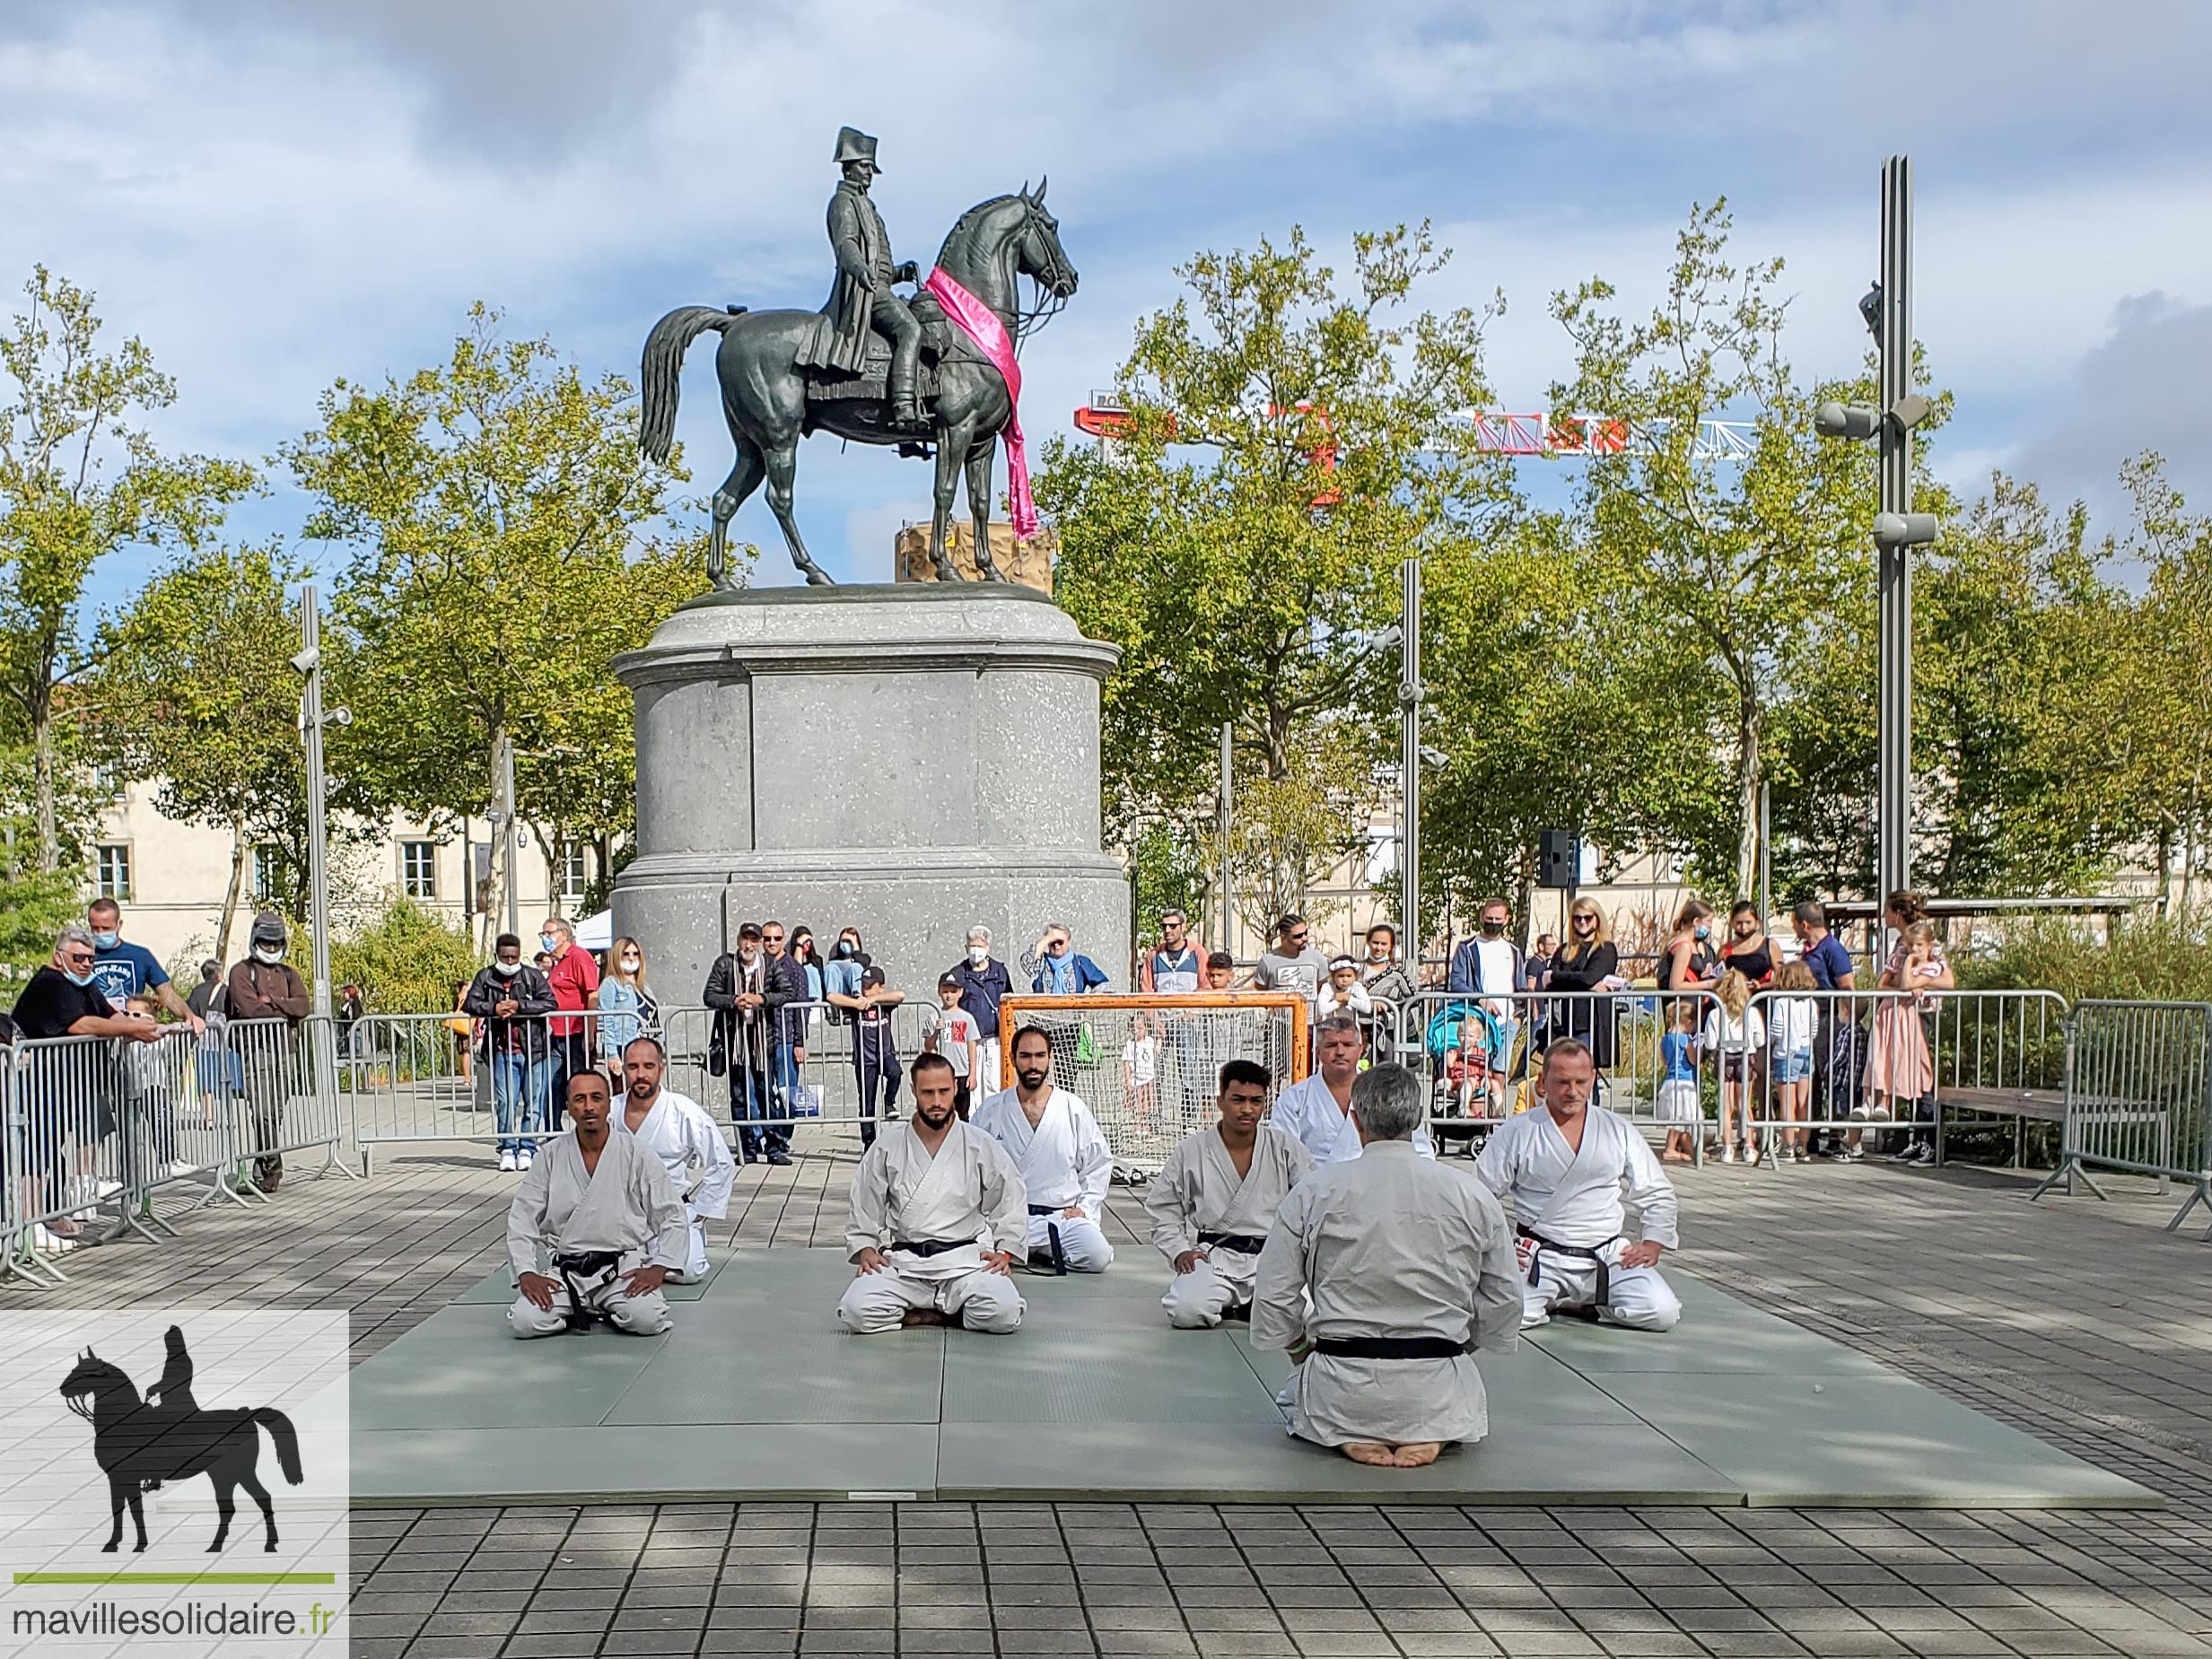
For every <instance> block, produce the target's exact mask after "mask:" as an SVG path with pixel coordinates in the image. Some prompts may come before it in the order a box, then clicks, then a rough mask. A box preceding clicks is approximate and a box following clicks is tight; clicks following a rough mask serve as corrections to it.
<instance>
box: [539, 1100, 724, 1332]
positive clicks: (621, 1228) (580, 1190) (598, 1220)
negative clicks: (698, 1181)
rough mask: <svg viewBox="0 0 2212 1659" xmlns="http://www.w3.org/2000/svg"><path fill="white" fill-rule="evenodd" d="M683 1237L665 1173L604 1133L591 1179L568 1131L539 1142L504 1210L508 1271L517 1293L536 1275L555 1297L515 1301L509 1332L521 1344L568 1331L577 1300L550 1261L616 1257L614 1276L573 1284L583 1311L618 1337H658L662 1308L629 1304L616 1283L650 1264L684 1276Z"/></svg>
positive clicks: (657, 1299)
mask: <svg viewBox="0 0 2212 1659" xmlns="http://www.w3.org/2000/svg"><path fill="white" fill-rule="evenodd" d="M688 1231H689V1228H688V1226H687V1224H686V1221H685V1218H684V1206H683V1205H682V1204H681V1203H680V1202H679V1201H678V1199H677V1196H676V1192H675V1190H674V1189H673V1188H672V1187H670V1186H669V1177H668V1172H667V1171H665V1170H663V1169H662V1168H661V1167H660V1159H659V1158H657V1157H653V1156H652V1155H651V1153H650V1152H648V1151H647V1150H646V1149H645V1148H643V1147H642V1146H640V1145H639V1144H638V1142H637V1141H636V1140H635V1139H633V1138H632V1137H630V1136H628V1135H625V1134H620V1133H610V1134H609V1135H608V1137H607V1144H606V1146H605V1147H603V1148H600V1151H599V1167H598V1168H597V1169H596V1170H591V1169H586V1168H585V1167H584V1161H583V1151H582V1149H581V1148H579V1147H578V1146H577V1144H576V1132H575V1131H573V1130H571V1131H569V1132H568V1133H567V1134H565V1135H561V1136H557V1137H555V1139H551V1140H548V1141H545V1142H542V1143H541V1144H540V1145H539V1146H538V1157H536V1158H535V1159H534V1160H533V1161H532V1162H531V1164H530V1166H529V1170H528V1171H527V1172H526V1173H525V1174H523V1177H522V1183H521V1185H520V1186H519V1187H517V1188H516V1189H515V1194H514V1202H513V1203H511V1204H510V1205H508V1207H507V1262H508V1265H509V1266H510V1267H511V1268H512V1269H513V1270H514V1274H515V1279H516V1281H517V1282H518V1283H520V1280H521V1277H522V1275H523V1274H525V1273H543V1274H545V1275H546V1277H547V1278H549V1279H556V1280H559V1281H560V1288H558V1289H556V1290H555V1292H554V1294H553V1305H552V1306H551V1307H549V1308H545V1307H539V1306H538V1305H537V1304H536V1303H534V1302H532V1301H531V1300H530V1299H529V1297H521V1296H519V1297H515V1299H514V1305H513V1306H511V1307H510V1308H509V1309H508V1310H507V1323H508V1325H509V1326H510V1327H511V1329H512V1330H513V1332H514V1333H515V1335H517V1336H520V1337H532V1336H555V1335H557V1334H558V1333H559V1332H563V1331H565V1330H567V1329H568V1315H569V1313H570V1312H571V1310H572V1309H573V1307H574V1306H575V1299H574V1298H573V1297H571V1296H570V1294H569V1288H568V1280H567V1279H564V1278H563V1277H562V1274H561V1271H560V1269H559V1267H558V1265H557V1263H556V1262H555V1258H557V1257H560V1256H570V1255H577V1254H581V1253H584V1252H587V1251H615V1252H617V1253H619V1254H620V1256H621V1258H622V1260H621V1264H620V1265H619V1267H617V1268H616V1269H613V1270H600V1271H596V1272H576V1273H573V1275H572V1277H573V1278H574V1279H575V1280H576V1284H577V1288H578V1290H579V1291H581V1295H582V1299H583V1301H584V1302H585V1303H586V1305H589V1306H590V1307H592V1308H594V1309H596V1310H597V1311H599V1312H600V1313H602V1314H606V1315H607V1317H608V1321H609V1322H610V1323H613V1325H614V1326H615V1328H616V1330H618V1331H626V1332H629V1333H630V1334H631V1335H633V1336H656V1335H658V1334H659V1333H660V1332H663V1331H666V1330H667V1329H668V1328H669V1304H668V1299H667V1298H666V1297H663V1296H662V1295H661V1294H660V1292H659V1291H658V1290H655V1291H652V1292H650V1293H649V1294H647V1295H645V1296H642V1297H634V1296H631V1295H630V1294H629V1293H628V1292H627V1291H625V1289H624V1288H623V1279H622V1275H623V1274H624V1273H626V1272H628V1271H630V1270H632V1269H633V1268H639V1267H643V1266H645V1265H646V1264H647V1263H648V1262H654V1263H658V1264H659V1265H660V1266H661V1267H664V1268H667V1269H668V1270H670V1271H671V1272H673V1271H674V1270H676V1269H678V1268H680V1267H682V1266H683V1265H684V1256H685V1244H686V1242H687V1241H686V1234H687V1232H688Z"/></svg>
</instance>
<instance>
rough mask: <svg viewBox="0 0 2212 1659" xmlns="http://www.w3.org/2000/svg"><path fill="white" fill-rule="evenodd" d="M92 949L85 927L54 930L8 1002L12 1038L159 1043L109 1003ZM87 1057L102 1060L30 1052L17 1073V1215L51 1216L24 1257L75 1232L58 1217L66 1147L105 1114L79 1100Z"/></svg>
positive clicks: (95, 1102)
mask: <svg viewBox="0 0 2212 1659" xmlns="http://www.w3.org/2000/svg"><path fill="white" fill-rule="evenodd" d="M99 952H100V947H99V946H98V945H97V944H96V943H95V942H94V941H93V938H92V930H91V929H90V928H87V927H83V926H80V925H79V924H77V923H75V922H72V923H71V924H70V925H69V926H67V927H66V928H64V929H63V930H61V933H60V935H59V937H58V938H57V939H55V941H54V955H53V958H52V960H50V961H49V962H48V963H47V964H46V965H44V966H43V967H41V968H39V971H38V972H37V973H35V974H32V975H31V978H30V980H29V981H28V982H25V984H24V986H23V989H22V994H21V995H20V996H18V997H17V998H16V999H15V1011H14V1016H13V1024H14V1027H15V1035H17V1036H18V1037H20V1038H21V1039H22V1040H23V1041H26V1042H41V1041H45V1040H47V1039H49V1038H54V1037H106V1038H113V1039H118V1040H120V1041H123V1042H127V1043H153V1042H158V1041H159V1040H160V1038H161V1035H162V1034H161V1028H160V1027H159V1026H156V1025H155V1024H154V1023H153V1021H152V1020H151V1019H147V1018H145V1017H144V1016H142V1015H137V1014H133V1013H131V1012H130V1011H129V1010H128V1008H124V1009H120V1010H118V1009H117V1008H114V1007H112V1006H111V1005H110V1004H109V1001H108V999H107V997H106V995H105V994H104V993H103V992H102V991H101V989H100V986H99V984H98V982H97V981H96V979H95V978H94V975H93V968H94V965H96V963H97V962H98V959H99ZM88 1052H90V1053H92V1054H94V1055H97V1056H98V1057H99V1058H100V1059H101V1060H103V1061H104V1059H105V1058H106V1055H105V1051H101V1050H89V1049H80V1048H48V1049H34V1050H32V1051H31V1054H30V1056H29V1057H28V1060H27V1062H26V1065H25V1068H24V1070H23V1071H22V1073H21V1074H20V1075H21V1077H22V1086H23V1091H24V1093H23V1098H22V1103H21V1105H20V1107H19V1113H20V1116H21V1130H22V1164H21V1165H20V1166H16V1168H17V1173H18V1174H19V1176H20V1177H21V1179H22V1206H23V1214H24V1215H25V1216H26V1217H30V1216H37V1215H41V1214H46V1215H48V1216H50V1219H49V1220H48V1221H47V1222H46V1224H45V1225H44V1226H42V1227H39V1226H34V1227H31V1229H29V1231H28V1232H27V1233H26V1235H25V1236H24V1238H23V1242H22V1246H21V1248H22V1253H24V1254H35V1253H37V1252H38V1251H39V1250H47V1251H55V1250H64V1249H67V1248H69V1247H70V1246H71V1245H72V1244H74V1241H75V1240H76V1238H77V1236H79V1235H80V1234H81V1233H82V1232H83V1227H80V1226H79V1225H78V1224H77V1222H76V1220H75V1219H74V1218H72V1217H70V1216H67V1215H66V1214H64V1213H63V1211H64V1209H65V1208H66V1205H67V1204H68V1202H69V1196H68V1178H69V1177H68V1156H67V1148H68V1142H69V1141H70V1140H71V1139H75V1140H76V1142H77V1144H78V1145H79V1146H81V1147H82V1146H87V1145H90V1144H91V1143H92V1142H93V1141H94V1140H96V1139H99V1138H100V1135H101V1132H102V1131H101V1128H100V1125H99V1122H98V1115H97V1114H98V1113H102V1112H108V1113H110V1115H111V1114H112V1108H111V1107H110V1106H109V1103H108V1102H107V1101H105V1100H100V1099H85V1098H83V1096H84V1094H85V1093H86V1083H87V1081H88V1079H89V1078H92V1077H93V1076H95V1075H97V1074H96V1073H94V1072H93V1071H92V1070H90V1069H89V1068H88V1066H87V1064H86V1054H87V1053H88ZM7 1132H8V1133H9V1134H10V1135H11V1136H12V1135H13V1133H14V1132H15V1131H14V1129H13V1127H10V1128H9V1129H8V1131H7ZM9 1162H10V1163H11V1164H13V1162H14V1160H13V1158H11V1159H10V1160H9Z"/></svg>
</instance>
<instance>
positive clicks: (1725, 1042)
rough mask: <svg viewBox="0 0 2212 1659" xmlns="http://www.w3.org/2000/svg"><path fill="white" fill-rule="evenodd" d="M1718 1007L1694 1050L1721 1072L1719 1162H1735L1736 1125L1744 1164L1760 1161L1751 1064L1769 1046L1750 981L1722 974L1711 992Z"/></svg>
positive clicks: (1737, 973) (1731, 972)
mask: <svg viewBox="0 0 2212 1659" xmlns="http://www.w3.org/2000/svg"><path fill="white" fill-rule="evenodd" d="M1713 995H1714V997H1715V998H1716V999H1717V1000H1718V1003H1719V1006H1718V1007H1717V1008H1714V1009H1713V1010H1712V1011H1711V1012H1710V1013H1709V1014H1708V1015H1707V1016H1706V1017H1705V1034H1704V1037H1703V1040H1702V1041H1701V1042H1700V1043H1699V1044H1698V1046H1699V1048H1700V1049H1701V1050H1702V1051H1703V1052H1705V1053H1707V1054H1709V1055H1711V1056H1713V1060H1714V1063H1715V1064H1716V1065H1718V1067H1719V1068H1720V1161H1721V1162H1722V1163H1724V1164H1733V1163H1735V1162H1736V1152H1737V1147H1738V1144H1739V1141H1738V1135H1739V1124H1740V1125H1741V1128H1740V1134H1741V1143H1740V1144H1741V1147H1742V1150H1743V1160H1744V1162H1745V1163H1747V1164H1756V1163H1757V1162H1758V1161H1759V1139H1758V1136H1757V1134H1756V1133H1755V1132H1754V1131H1753V1129H1752V1127H1751V1117H1752V1081H1753V1068H1752V1058H1753V1055H1755V1054H1757V1053H1758V1052H1759V1051H1760V1050H1762V1049H1763V1048H1765V1047H1766V1045H1767V1029H1766V1019H1765V1017H1764V1016H1762V1014H1761V1013H1760V1012H1759V1010H1758V1009H1757V1008H1753V1007H1752V1006H1751V981H1750V980H1748V979H1746V978H1745V977H1744V973H1743V970H1742V969H1740V968H1727V969H1724V970H1723V971H1722V973H1721V975H1720V983H1718V985H1716V986H1714V987H1713Z"/></svg>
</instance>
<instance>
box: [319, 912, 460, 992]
mask: <svg viewBox="0 0 2212 1659" xmlns="http://www.w3.org/2000/svg"><path fill="white" fill-rule="evenodd" d="M476 964H477V956H476V947H475V945H474V944H472V943H471V942H470V940H469V938H468V933H467V932H466V931H464V930H461V929H459V928H453V927H449V926H447V925H446V923H445V922H444V921H442V920H440V919H439V917H438V916H437V914H436V913H435V912H433V911H430V910H428V909H426V908H424V906H423V905H420V904H415V903H413V902H412V901H410V900H407V899H393V900H391V901H390V902H389V904H386V905H385V906H384V908H383V909H381V910H380V911H378V912H375V913H374V914H373V915H372V917H371V918H370V919H369V920H368V921H366V922H365V923H364V924H363V926H361V927H360V928H359V929H357V930H352V931H349V932H347V933H346V934H345V935H344V936H343V937H341V938H338V939H333V940H332V941H331V943H330V978H331V982H332V983H334V984H338V985H358V986H360V987H361V993H362V1000H363V1002H364V1003H365V1004H366V1005H367V1007H368V1008H369V1009H370V1010H371V1011H372V1012H373V1013H378V1014H442V1013H445V1012H447V1011H449V1010H450V1009H451V1008H452V1007H453V987H454V985H455V984H456V983H458V982H461V981H464V980H467V979H468V978H470V977H471V976H472V975H474V974H475V973H476Z"/></svg>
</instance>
